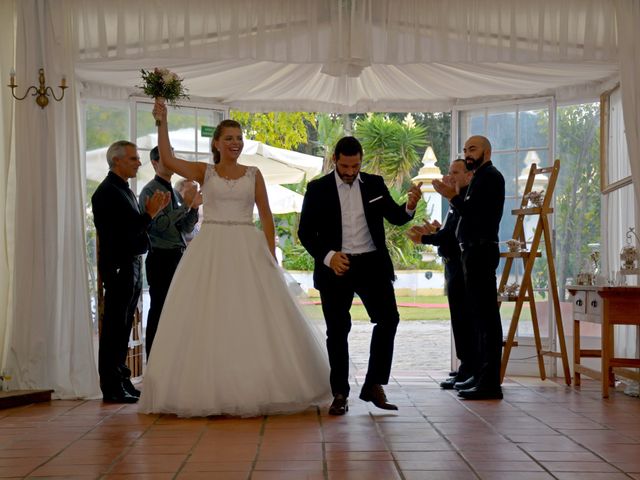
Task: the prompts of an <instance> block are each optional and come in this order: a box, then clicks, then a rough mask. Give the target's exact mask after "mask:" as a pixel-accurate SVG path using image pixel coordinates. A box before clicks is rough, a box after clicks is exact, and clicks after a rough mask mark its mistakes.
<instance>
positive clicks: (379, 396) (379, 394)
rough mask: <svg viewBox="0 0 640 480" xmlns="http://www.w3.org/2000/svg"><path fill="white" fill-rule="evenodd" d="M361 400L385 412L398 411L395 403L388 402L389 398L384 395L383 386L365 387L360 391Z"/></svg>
mask: <svg viewBox="0 0 640 480" xmlns="http://www.w3.org/2000/svg"><path fill="white" fill-rule="evenodd" d="M360 399H361V400H364V401H365V402H372V403H373V404H374V405H375V406H376V407H378V408H382V409H383V410H398V407H397V406H396V405H394V404H393V403H389V402H387V396H386V395H385V393H384V389H383V388H382V385H376V384H372V385H366V384H365V385H363V386H362V390H361V391H360Z"/></svg>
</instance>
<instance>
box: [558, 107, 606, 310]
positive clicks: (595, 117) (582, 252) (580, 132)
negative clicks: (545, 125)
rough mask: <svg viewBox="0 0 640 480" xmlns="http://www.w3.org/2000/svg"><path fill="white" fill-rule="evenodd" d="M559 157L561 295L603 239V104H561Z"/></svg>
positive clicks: (559, 277) (559, 272)
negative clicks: (601, 176) (601, 151)
mask: <svg viewBox="0 0 640 480" xmlns="http://www.w3.org/2000/svg"><path fill="white" fill-rule="evenodd" d="M556 124H557V134H556V135H557V136H556V145H557V156H558V158H559V159H560V162H561V163H560V174H559V177H558V183H557V185H556V191H555V200H556V204H555V210H554V212H555V230H556V252H555V253H556V264H555V267H556V274H557V278H558V286H559V288H560V297H561V298H566V292H565V290H564V288H563V287H564V285H565V284H566V280H567V278H569V277H571V278H575V276H576V274H577V273H578V271H579V270H580V268H581V264H582V262H583V261H584V260H585V259H586V258H587V257H588V255H589V253H590V252H591V249H590V248H589V247H588V245H589V244H594V243H600V135H599V130H600V105H599V104H598V103H590V104H581V105H570V106H566V107H558V110H557V121H556Z"/></svg>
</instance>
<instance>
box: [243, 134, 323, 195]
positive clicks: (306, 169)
mask: <svg viewBox="0 0 640 480" xmlns="http://www.w3.org/2000/svg"><path fill="white" fill-rule="evenodd" d="M238 162H239V163H241V164H243V165H253V166H256V167H258V168H259V169H260V172H261V173H262V175H263V176H264V179H265V182H266V183H267V185H282V184H285V183H300V182H301V181H302V180H303V179H304V178H306V179H307V180H311V179H312V178H313V177H315V176H316V175H318V174H319V173H320V172H321V171H322V157H317V156H315V155H307V154H306V153H300V152H294V151H292V150H285V149H284V148H277V147H272V146H270V145H267V144H266V143H262V142H257V141H255V140H245V141H244V148H243V150H242V155H240V158H239V159H238Z"/></svg>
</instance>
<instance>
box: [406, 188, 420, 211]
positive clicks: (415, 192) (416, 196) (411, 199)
mask: <svg viewBox="0 0 640 480" xmlns="http://www.w3.org/2000/svg"><path fill="white" fill-rule="evenodd" d="M420 187H422V182H420V183H418V184H417V185H411V188H410V189H409V193H408V194H407V210H415V209H416V207H417V206H418V202H419V201H420V198H421V197H422V192H421V191H420Z"/></svg>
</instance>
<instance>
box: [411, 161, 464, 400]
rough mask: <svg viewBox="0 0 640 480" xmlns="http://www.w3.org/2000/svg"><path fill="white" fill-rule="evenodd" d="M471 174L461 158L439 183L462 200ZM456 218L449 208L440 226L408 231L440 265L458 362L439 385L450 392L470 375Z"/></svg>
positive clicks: (457, 216) (425, 226)
mask: <svg viewBox="0 0 640 480" xmlns="http://www.w3.org/2000/svg"><path fill="white" fill-rule="evenodd" d="M471 177H472V172H471V171H469V170H467V165H466V163H465V161H464V159H463V158H458V159H456V160H454V161H453V162H451V164H450V165H449V174H448V175H447V176H445V177H444V179H443V181H444V182H445V183H446V184H447V185H449V186H452V187H454V188H456V191H457V192H458V195H461V196H463V197H464V195H465V194H466V192H467V187H468V186H469V182H470V181H471ZM459 219H460V215H458V212H457V211H456V209H455V208H453V207H449V211H448V213H447V216H446V217H445V220H444V224H443V225H440V224H439V223H438V222H437V221H434V222H432V223H431V224H429V223H426V224H425V225H419V226H415V227H413V228H412V229H411V230H409V238H411V240H412V241H413V242H414V243H417V244H425V245H436V246H437V247H438V255H440V258H442V261H443V263H444V278H445V288H446V292H447V298H448V300H449V312H450V314H451V329H452V330H453V341H454V344H455V346H456V355H457V357H458V360H459V361H460V366H459V367H458V370H457V374H456V375H454V376H452V377H450V378H447V379H446V380H445V381H443V382H441V383H440V387H442V388H444V389H452V388H453V386H454V384H455V383H456V382H464V381H465V380H467V379H468V378H469V377H471V375H472V374H473V368H472V365H473V363H474V362H473V354H474V343H473V340H474V336H473V333H472V330H473V324H472V318H471V312H470V310H469V308H468V305H467V303H466V302H465V291H464V274H463V272H462V259H461V258H460V245H459V244H458V239H457V238H456V227H457V226H458V220H459Z"/></svg>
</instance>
